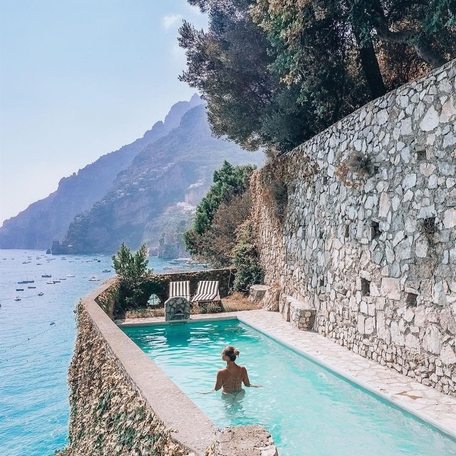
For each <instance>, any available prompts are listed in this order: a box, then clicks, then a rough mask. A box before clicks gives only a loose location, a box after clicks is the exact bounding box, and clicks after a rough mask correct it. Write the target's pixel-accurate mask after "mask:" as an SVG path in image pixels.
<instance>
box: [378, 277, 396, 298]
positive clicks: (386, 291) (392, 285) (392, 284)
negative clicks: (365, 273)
mask: <svg viewBox="0 0 456 456" xmlns="http://www.w3.org/2000/svg"><path fill="white" fill-rule="evenodd" d="M381 293H382V295H383V296H385V297H386V298H389V299H392V300H394V301H399V300H400V299H401V281H400V280H399V279H394V278H392V277H383V279H382V285H381Z"/></svg>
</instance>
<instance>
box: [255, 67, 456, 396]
mask: <svg viewBox="0 0 456 456" xmlns="http://www.w3.org/2000/svg"><path fill="white" fill-rule="evenodd" d="M455 75H456V61H453V62H450V63H449V64H447V65H446V66H444V67H442V68H440V69H437V70H436V71H434V72H433V73H432V74H430V75H429V76H428V77H426V78H424V79H422V80H419V81H416V82H413V83H410V84H407V85H405V86H403V87H401V88H399V89H398V90H396V91H394V92H391V93H389V94H387V95H385V96H384V97H382V98H379V99H377V100H375V101H373V102H371V103H369V104H368V105H366V106H364V107H363V108H361V109H359V110H357V111H356V112H354V113H353V114H351V115H350V116H348V117H346V118H344V119H343V120H341V121H340V122H338V123H336V124H335V125H333V126H332V127H330V128H329V129H327V130H325V131H324V132H322V133H321V134H319V135H317V136H316V137H314V138H312V139H311V140H310V141H308V142H306V143H304V144H303V145H301V146H299V147H298V148H296V149H295V150H293V151H292V152H290V153H288V154H285V155H283V156H281V157H280V158H279V159H277V160H276V161H275V162H273V163H271V164H268V165H266V166H265V167H264V168H263V169H262V170H260V171H258V172H257V173H255V174H254V176H253V178H252V193H253V195H254V218H255V220H256V222H257V228H258V242H259V249H260V253H261V262H262V265H263V267H264V269H265V273H266V279H265V283H266V284H268V285H271V286H273V287H280V290H281V295H280V300H281V309H283V308H284V307H286V305H287V303H286V297H287V296H292V297H293V298H295V299H297V300H299V301H302V302H304V303H305V305H306V306H307V307H309V308H314V309H315V311H316V318H315V323H314V329H315V330H316V331H318V332H319V333H321V334H323V335H326V336H328V337H330V338H332V339H334V340H335V341H337V342H338V343H339V344H341V345H344V346H346V347H348V348H349V349H351V350H353V351H355V352H357V353H359V354H361V355H362V356H366V357H368V358H371V359H374V360H376V361H378V362H379V363H381V364H384V365H387V366H389V367H391V368H394V369H395V370H397V371H398V372H401V373H403V374H406V375H409V376H411V377H414V378H416V379H417V380H419V381H421V382H422V383H423V384H426V385H432V386H434V387H436V388H438V389H439V390H442V391H444V392H446V393H451V394H456V354H455V349H456V347H455V335H456V319H455V316H456V246H455V242H456V78H455ZM283 313H284V314H285V315H289V310H288V311H287V309H285V311H284V312H283Z"/></svg>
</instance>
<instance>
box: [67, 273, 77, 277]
mask: <svg viewBox="0 0 456 456" xmlns="http://www.w3.org/2000/svg"><path fill="white" fill-rule="evenodd" d="M67 277H76V276H75V275H74V274H67Z"/></svg>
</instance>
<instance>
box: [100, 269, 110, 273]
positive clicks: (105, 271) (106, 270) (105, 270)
mask: <svg viewBox="0 0 456 456" xmlns="http://www.w3.org/2000/svg"><path fill="white" fill-rule="evenodd" d="M102 272H104V273H105V274H106V273H108V272H111V269H103V271H102Z"/></svg>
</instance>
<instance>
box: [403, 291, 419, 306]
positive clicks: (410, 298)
mask: <svg viewBox="0 0 456 456" xmlns="http://www.w3.org/2000/svg"><path fill="white" fill-rule="evenodd" d="M417 298H418V295H417V294H416V293H407V298H406V299H405V303H406V305H407V307H416V306H417V302H416V301H417Z"/></svg>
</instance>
